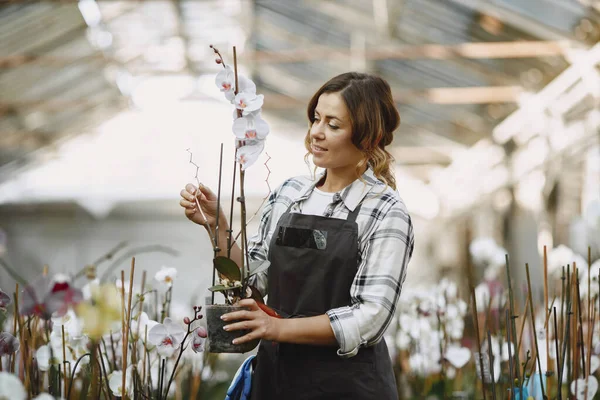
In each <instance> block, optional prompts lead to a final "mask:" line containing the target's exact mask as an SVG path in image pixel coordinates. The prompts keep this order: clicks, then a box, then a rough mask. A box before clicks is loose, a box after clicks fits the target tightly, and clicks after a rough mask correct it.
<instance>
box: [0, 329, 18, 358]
mask: <svg viewBox="0 0 600 400" xmlns="http://www.w3.org/2000/svg"><path fill="white" fill-rule="evenodd" d="M20 347H21V345H20V344H19V340H18V339H17V338H16V337H14V336H13V335H11V334H10V333H8V332H2V333H0V357H2V356H4V355H7V354H13V353H15V352H17V351H18V350H19V348H20Z"/></svg>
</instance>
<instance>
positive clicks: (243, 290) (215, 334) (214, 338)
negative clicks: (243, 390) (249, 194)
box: [197, 45, 275, 353]
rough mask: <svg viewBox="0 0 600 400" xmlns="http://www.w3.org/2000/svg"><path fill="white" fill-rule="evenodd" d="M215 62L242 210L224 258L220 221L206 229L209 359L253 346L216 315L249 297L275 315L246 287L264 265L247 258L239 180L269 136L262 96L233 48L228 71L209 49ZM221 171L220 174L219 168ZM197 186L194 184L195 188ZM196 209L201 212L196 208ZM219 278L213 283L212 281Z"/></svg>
mask: <svg viewBox="0 0 600 400" xmlns="http://www.w3.org/2000/svg"><path fill="white" fill-rule="evenodd" d="M211 48H212V49H213V51H214V52H215V54H216V56H217V58H216V63H217V64H219V65H221V66H222V67H223V69H222V70H221V71H220V72H219V73H218V74H217V76H216V78H215V83H216V85H217V87H218V88H219V90H220V91H221V92H222V93H223V94H224V96H225V98H226V99H227V100H229V101H230V102H231V103H232V104H233V105H234V106H235V111H234V121H233V125H232V131H233V133H234V136H235V139H234V140H235V161H236V164H237V167H239V183H240V196H239V197H238V198H237V201H238V202H239V203H240V208H241V210H240V211H241V230H240V233H239V234H238V235H237V236H236V237H235V238H233V231H232V230H231V229H228V231H227V232H228V235H227V243H226V246H227V248H226V249H227V251H226V254H227V255H226V256H223V255H218V254H219V253H220V252H221V248H220V246H223V245H225V244H220V243H218V238H219V234H218V230H219V219H218V217H217V220H216V228H215V229H216V233H213V232H212V231H211V229H210V228H208V231H209V235H210V237H211V241H212V244H213V248H214V254H215V257H214V259H213V266H214V269H213V284H215V283H216V284H215V285H214V286H212V287H210V288H209V290H210V291H211V293H212V294H211V301H210V304H208V305H207V307H206V318H207V327H208V345H207V347H208V351H210V352H213V353H245V352H247V351H250V350H252V349H253V348H254V347H256V346H257V345H258V340H257V341H254V342H250V343H245V344H238V345H234V344H233V343H232V340H233V339H235V338H237V337H240V336H243V335H245V334H246V333H247V332H245V331H233V332H226V331H224V330H223V325H224V321H222V320H221V318H220V317H221V315H223V314H226V313H229V312H233V311H236V310H240V309H242V308H241V307H238V306H237V305H236V303H237V302H238V301H239V300H241V299H243V298H246V297H253V298H255V299H256V300H257V302H258V303H259V305H260V306H261V308H263V309H264V310H266V311H268V312H269V313H270V314H271V315H275V313H274V312H273V311H271V310H269V309H268V308H267V307H266V306H265V305H264V304H263V303H262V295H261V294H260V293H258V291H257V290H256V288H253V287H252V286H250V285H249V283H248V282H249V278H250V277H251V276H252V275H253V274H256V273H258V272H260V271H262V270H264V269H265V268H266V267H267V266H268V263H260V264H257V265H253V264H252V263H251V262H250V260H249V256H248V244H247V243H248V242H247V235H246V225H247V218H246V202H245V195H244V178H245V171H246V169H247V168H248V167H250V166H251V165H252V164H254V163H255V162H256V160H257V159H258V157H259V156H260V154H261V153H262V151H263V149H264V146H265V139H266V136H267V135H268V134H269V125H268V124H267V122H265V121H264V120H263V119H262V118H261V114H260V113H261V108H262V105H263V101H264V96H263V95H261V94H256V85H255V84H254V82H252V80H250V79H248V78H246V77H244V76H241V75H238V72H237V60H236V49H235V47H234V48H233V55H234V62H233V67H232V66H230V65H227V64H225V62H224V60H223V57H222V56H221V54H220V52H219V51H218V50H217V49H216V48H214V47H213V46H212V45H211ZM222 160H223V158H222V151H221V166H222ZM220 170H221V168H220ZM235 180H236V169H235V168H234V172H233V184H232V186H233V188H234V190H235ZM198 186H200V185H199V182H198ZM218 189H219V190H218V196H217V203H218V204H220V193H221V174H220V173H219V188H218ZM231 197H232V199H231V212H230V219H229V220H230V221H231V220H232V218H233V204H234V203H233V202H234V193H232V196H231ZM197 205H198V209H199V210H200V211H201V212H202V208H201V207H200V205H199V204H197ZM240 236H241V241H240V249H241V254H242V257H241V265H237V263H236V262H235V261H234V260H233V259H232V258H231V257H230V255H231V248H232V241H235V240H237V239H238V238H239V237H240ZM217 272H218V275H219V277H218V281H217V280H216V279H215V275H216V273H217ZM215 293H221V294H222V295H223V296H224V298H225V302H224V304H215V302H214V294H215Z"/></svg>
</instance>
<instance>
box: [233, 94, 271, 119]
mask: <svg viewBox="0 0 600 400" xmlns="http://www.w3.org/2000/svg"><path fill="white" fill-rule="evenodd" d="M264 99H265V96H263V95H262V94H256V93H248V92H240V93H238V94H237V95H236V96H235V100H234V101H235V107H236V108H237V109H238V110H242V115H244V116H246V115H248V114H250V113H252V112H255V111H258V110H260V109H261V107H262V106H263V102H264Z"/></svg>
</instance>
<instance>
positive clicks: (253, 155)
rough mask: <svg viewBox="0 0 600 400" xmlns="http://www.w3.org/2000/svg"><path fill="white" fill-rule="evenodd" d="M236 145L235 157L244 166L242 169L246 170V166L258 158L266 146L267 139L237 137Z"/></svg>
mask: <svg viewBox="0 0 600 400" xmlns="http://www.w3.org/2000/svg"><path fill="white" fill-rule="evenodd" d="M236 147H237V151H236V152H235V159H236V161H237V162H238V163H239V164H240V165H241V166H242V170H243V171H245V170H246V168H248V167H249V166H251V165H252V164H254V163H255V162H256V160H258V157H259V156H260V153H262V151H263V149H264V148H265V141H264V140H260V139H248V140H240V139H236Z"/></svg>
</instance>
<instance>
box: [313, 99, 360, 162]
mask: <svg viewBox="0 0 600 400" xmlns="http://www.w3.org/2000/svg"><path fill="white" fill-rule="evenodd" d="M310 139H311V150H310V151H311V153H312V155H313V161H314V163H315V165H316V166H317V167H321V168H327V169H346V168H347V169H348V170H351V171H354V168H355V167H356V165H357V164H358V163H359V162H360V160H362V159H363V158H364V157H363V154H362V152H361V151H360V150H359V149H358V148H357V147H356V146H355V145H354V143H352V125H351V123H350V116H349V115H348V109H347V108H346V104H345V102H344V99H343V98H342V96H341V95H340V94H339V93H323V94H322V95H321V96H320V97H319V101H318V102H317V107H316V108H315V115H314V122H313V124H312V126H311V127H310Z"/></svg>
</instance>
